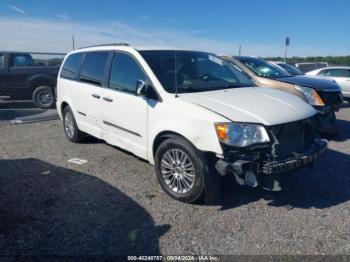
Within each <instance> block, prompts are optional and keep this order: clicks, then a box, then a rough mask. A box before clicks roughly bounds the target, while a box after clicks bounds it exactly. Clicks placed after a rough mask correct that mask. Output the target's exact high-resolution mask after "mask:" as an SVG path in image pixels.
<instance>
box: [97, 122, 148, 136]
mask: <svg viewBox="0 0 350 262" xmlns="http://www.w3.org/2000/svg"><path fill="white" fill-rule="evenodd" d="M103 123H104V124H105V125H107V126H112V127H115V128H118V129H120V130H122V131H124V132H127V133H129V134H132V135H134V136H139V137H142V136H141V135H140V134H139V133H136V132H134V131H131V130H129V129H126V128H124V127H121V126H117V125H115V124H112V123H110V122H107V121H103Z"/></svg>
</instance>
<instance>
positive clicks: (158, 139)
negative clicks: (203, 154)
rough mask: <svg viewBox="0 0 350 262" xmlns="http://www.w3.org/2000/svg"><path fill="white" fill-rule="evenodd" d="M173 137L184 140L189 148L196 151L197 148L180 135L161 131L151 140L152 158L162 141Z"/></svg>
mask: <svg viewBox="0 0 350 262" xmlns="http://www.w3.org/2000/svg"><path fill="white" fill-rule="evenodd" d="M173 137H180V138H182V139H183V140H185V141H186V142H188V143H189V144H190V145H191V146H193V147H194V148H196V149H197V147H196V146H195V145H194V144H193V143H192V142H191V141H190V140H188V139H187V138H186V137H185V136H183V135H181V134H179V133H177V132H174V131H169V130H166V131H162V132H160V133H159V134H157V135H156V137H155V138H154V140H153V144H152V156H153V158H154V156H155V154H156V151H157V149H158V147H159V145H160V144H161V143H162V142H163V141H164V140H166V139H168V138H173Z"/></svg>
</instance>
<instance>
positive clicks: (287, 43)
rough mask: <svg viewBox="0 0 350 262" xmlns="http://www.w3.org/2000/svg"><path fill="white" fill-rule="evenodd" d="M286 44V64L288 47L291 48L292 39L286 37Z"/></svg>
mask: <svg viewBox="0 0 350 262" xmlns="http://www.w3.org/2000/svg"><path fill="white" fill-rule="evenodd" d="M285 44H286V50H285V52H284V62H286V61H287V50H288V46H289V44H290V38H289V37H286V42H285Z"/></svg>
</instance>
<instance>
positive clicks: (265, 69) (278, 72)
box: [235, 56, 291, 78]
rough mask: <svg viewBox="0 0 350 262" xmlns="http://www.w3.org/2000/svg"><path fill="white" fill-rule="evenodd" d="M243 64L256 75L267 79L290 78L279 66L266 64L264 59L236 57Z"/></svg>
mask: <svg viewBox="0 0 350 262" xmlns="http://www.w3.org/2000/svg"><path fill="white" fill-rule="evenodd" d="M235 58H236V59H237V60H238V61H240V62H241V63H242V64H244V65H245V66H247V67H248V68H250V69H251V70H252V71H253V72H254V73H255V74H256V75H258V76H261V77H266V78H282V77H289V76H291V74H289V73H288V72H287V71H285V70H283V69H282V68H280V67H279V66H277V65H274V64H271V63H268V62H266V61H265V60H263V59H259V58H255V57H240V56H239V57H235Z"/></svg>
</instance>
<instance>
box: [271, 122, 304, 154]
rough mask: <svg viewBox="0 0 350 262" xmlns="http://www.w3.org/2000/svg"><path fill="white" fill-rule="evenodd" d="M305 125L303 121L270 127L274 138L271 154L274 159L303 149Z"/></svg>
mask: <svg viewBox="0 0 350 262" xmlns="http://www.w3.org/2000/svg"><path fill="white" fill-rule="evenodd" d="M304 129H305V125H304V122H303V121H297V122H292V123H286V124H280V125H275V126H271V127H270V132H271V134H272V136H273V138H274V143H273V145H272V155H273V156H274V158H275V159H277V160H280V159H285V158H287V157H290V156H293V152H295V153H301V152H303V151H304V149H305V132H304Z"/></svg>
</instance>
